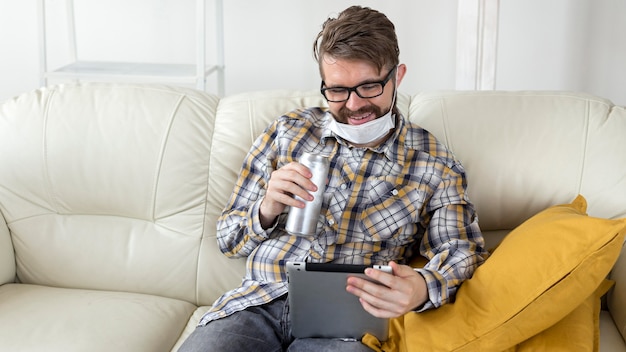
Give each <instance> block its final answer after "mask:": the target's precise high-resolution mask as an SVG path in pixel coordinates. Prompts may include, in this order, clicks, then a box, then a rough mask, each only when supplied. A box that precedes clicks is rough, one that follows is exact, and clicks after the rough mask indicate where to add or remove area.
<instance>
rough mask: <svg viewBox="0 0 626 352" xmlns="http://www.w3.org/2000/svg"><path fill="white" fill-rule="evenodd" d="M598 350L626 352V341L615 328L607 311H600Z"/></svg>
mask: <svg viewBox="0 0 626 352" xmlns="http://www.w3.org/2000/svg"><path fill="white" fill-rule="evenodd" d="M600 351H602V352H626V341H624V339H623V338H622V335H621V334H620V333H619V331H618V330H617V326H615V322H614V321H613V318H612V317H611V313H609V311H606V310H603V311H602V312H600Z"/></svg>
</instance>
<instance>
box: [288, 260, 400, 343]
mask: <svg viewBox="0 0 626 352" xmlns="http://www.w3.org/2000/svg"><path fill="white" fill-rule="evenodd" d="M366 267H367V266H363V265H345V264H312V263H305V262H288V263H287V275H288V278H289V295H288V297H289V316H290V319H291V324H292V335H293V336H294V337H296V338H306V337H324V338H342V339H355V340H360V339H361V338H362V337H363V335H365V334H366V333H370V334H372V335H374V336H376V337H377V338H378V340H379V341H385V340H386V339H387V333H388V324H389V320H388V319H381V318H376V317H374V316H373V315H371V314H369V313H368V312H366V311H365V310H364V309H363V307H362V306H361V303H360V302H359V299H358V297H356V296H354V295H353V294H351V293H349V292H347V291H346V280H347V278H348V277H349V276H361V277H365V274H364V273H363V272H364V271H365V268H366Z"/></svg>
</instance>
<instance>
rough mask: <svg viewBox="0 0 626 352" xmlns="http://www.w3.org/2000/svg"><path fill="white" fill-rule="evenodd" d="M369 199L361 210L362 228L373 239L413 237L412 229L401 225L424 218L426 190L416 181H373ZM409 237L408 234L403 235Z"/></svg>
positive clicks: (369, 189)
mask: <svg viewBox="0 0 626 352" xmlns="http://www.w3.org/2000/svg"><path fill="white" fill-rule="evenodd" d="M367 194H368V197H367V198H368V201H367V202H366V203H368V204H366V205H364V207H363V210H362V212H361V227H362V230H363V232H364V233H365V234H366V235H367V236H369V237H371V238H372V239H373V240H374V241H384V240H389V239H391V238H394V237H398V236H406V237H410V236H411V235H412V231H411V232H407V231H403V232H400V231H399V229H401V228H403V227H405V226H407V225H410V224H417V223H419V222H420V221H421V214H420V213H421V209H422V208H423V205H424V201H425V199H426V194H425V192H424V191H423V190H420V189H419V188H418V185H417V184H413V183H410V184H407V185H398V184H397V183H394V182H389V181H384V180H379V181H373V182H372V183H371V184H370V185H369V187H368V191H367ZM397 239H398V240H400V241H401V242H402V241H404V240H410V239H409V238H406V239H400V238H397Z"/></svg>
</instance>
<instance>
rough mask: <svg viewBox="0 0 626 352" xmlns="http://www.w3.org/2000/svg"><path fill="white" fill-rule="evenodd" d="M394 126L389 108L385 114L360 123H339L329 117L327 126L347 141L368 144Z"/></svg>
mask: <svg viewBox="0 0 626 352" xmlns="http://www.w3.org/2000/svg"><path fill="white" fill-rule="evenodd" d="M329 114H330V112H329ZM394 126H395V124H394V121H393V117H392V116H391V110H389V112H388V113H386V114H385V115H383V116H381V117H379V118H377V119H375V120H372V121H370V122H366V123H364V124H362V125H349V124H347V123H339V122H337V120H335V118H334V117H331V119H330V124H329V125H328V128H329V129H330V130H331V131H333V132H334V133H336V134H337V135H338V136H339V137H341V138H343V139H345V140H347V141H349V142H352V143H354V144H368V143H372V142H374V141H376V140H379V139H380V138H383V137H384V136H385V135H386V134H387V133H389V130H391V129H393V128H394Z"/></svg>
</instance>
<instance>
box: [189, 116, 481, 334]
mask: <svg viewBox="0 0 626 352" xmlns="http://www.w3.org/2000/svg"><path fill="white" fill-rule="evenodd" d="M331 118H332V116H331V115H330V114H329V113H327V112H326V111H325V110H324V109H321V108H312V109H306V110H304V109H303V110H297V111H294V112H291V113H289V114H286V115H284V116H282V117H280V118H278V119H277V120H276V121H275V122H274V123H273V124H272V125H270V126H269V127H268V128H267V129H266V130H265V131H264V133H263V134H262V135H261V136H260V137H259V138H258V139H257V140H256V141H255V143H254V144H253V147H252V148H251V150H250V152H249V153H248V155H247V156H246V158H245V161H244V163H243V167H242V170H241V173H240V177H239V179H238V181H237V184H236V186H235V189H234V191H233V194H232V196H231V198H230V200H229V202H228V204H227V205H226V207H225V209H224V211H223V213H222V215H221V217H220V218H219V220H218V224H217V227H218V244H219V246H220V249H221V250H222V252H224V253H225V254H226V255H227V256H230V257H247V271H246V276H245V278H244V279H243V282H242V285H241V286H240V287H238V288H236V289H234V290H232V291H230V292H227V293H225V294H224V295H223V296H222V297H220V298H219V299H218V300H217V301H216V302H215V303H214V305H213V307H212V308H211V309H210V311H209V312H208V313H207V314H205V316H204V317H203V318H202V320H201V322H200V324H201V325H203V324H206V323H208V322H209V321H211V320H213V319H217V318H221V317H224V316H227V315H230V314H232V313H234V312H237V311H240V310H243V309H245V308H247V307H249V306H253V305H261V304H264V303H267V302H270V301H271V300H273V299H275V298H277V297H279V296H281V295H284V294H285V293H287V283H286V282H287V277H286V273H285V265H284V264H285V262H287V261H290V260H291V261H309V262H334V263H349V264H375V263H378V264H384V263H387V262H389V261H391V260H395V261H399V262H401V263H406V261H407V260H408V259H409V258H410V257H412V256H413V255H415V254H416V253H419V254H421V255H422V256H424V257H426V258H427V259H429V262H428V264H427V265H426V266H425V267H424V268H422V269H416V270H418V271H419V272H420V273H421V274H422V275H423V276H424V277H425V279H426V282H427V284H428V289H429V302H427V303H426V305H425V306H424V307H423V308H422V309H430V308H433V307H438V306H440V305H442V304H445V303H447V302H449V301H450V300H451V299H452V298H453V297H454V293H455V292H456V289H457V288H458V286H459V285H460V284H461V282H463V281H464V280H465V279H467V278H469V277H471V275H472V273H473V272H474V270H475V269H476V267H477V266H478V265H480V264H481V263H482V261H483V260H484V258H485V256H486V252H485V251H484V249H483V247H484V243H483V238H482V234H481V232H480V229H479V227H478V222H477V217H476V214H475V211H474V208H473V206H472V204H471V203H470V202H469V200H468V198H467V195H466V192H465V190H466V179H465V172H464V169H463V167H462V166H461V164H460V163H459V162H458V161H457V160H456V159H455V157H454V155H453V154H452V153H451V152H450V151H449V150H448V149H447V148H446V147H445V146H444V145H443V144H441V143H439V142H438V141H437V140H436V139H435V137H434V136H433V135H432V134H430V133H429V132H427V131H426V130H424V129H422V128H420V127H418V126H416V125H414V124H411V123H408V122H407V121H406V120H405V119H404V118H403V117H402V116H400V115H397V119H396V129H395V131H394V133H393V135H392V136H391V138H389V139H388V140H387V141H386V142H385V143H384V144H383V145H381V146H379V147H377V148H375V149H370V148H353V147H350V146H349V145H348V144H346V143H345V141H343V140H342V139H341V138H339V137H337V136H335V135H334V134H333V133H332V132H330V130H328V129H327V128H326V126H327V125H328V122H329V119H331ZM305 151H309V152H318V153H324V154H328V155H330V156H331V160H330V175H329V179H328V185H327V187H326V190H325V192H324V202H323V205H322V212H321V215H320V219H319V223H318V235H317V236H315V237H297V236H292V235H289V234H288V233H286V232H285V229H284V225H285V222H286V217H287V210H286V211H285V212H284V213H283V214H282V215H280V216H279V218H278V220H277V222H276V224H275V225H274V227H272V228H271V229H268V230H264V229H263V228H261V225H260V222H259V206H260V203H261V201H262V200H263V197H264V194H265V186H266V185H267V182H268V178H269V175H270V174H271V172H272V171H273V170H276V169H278V168H280V167H281V166H283V165H286V164H288V163H290V162H292V161H294V160H297V159H298V156H299V155H300V154H302V153H303V152H305Z"/></svg>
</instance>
